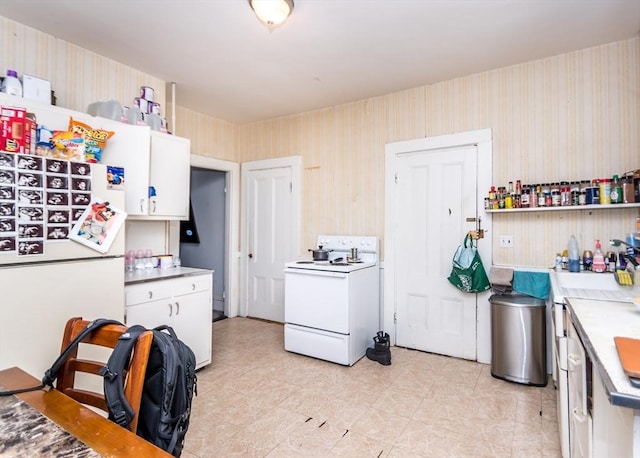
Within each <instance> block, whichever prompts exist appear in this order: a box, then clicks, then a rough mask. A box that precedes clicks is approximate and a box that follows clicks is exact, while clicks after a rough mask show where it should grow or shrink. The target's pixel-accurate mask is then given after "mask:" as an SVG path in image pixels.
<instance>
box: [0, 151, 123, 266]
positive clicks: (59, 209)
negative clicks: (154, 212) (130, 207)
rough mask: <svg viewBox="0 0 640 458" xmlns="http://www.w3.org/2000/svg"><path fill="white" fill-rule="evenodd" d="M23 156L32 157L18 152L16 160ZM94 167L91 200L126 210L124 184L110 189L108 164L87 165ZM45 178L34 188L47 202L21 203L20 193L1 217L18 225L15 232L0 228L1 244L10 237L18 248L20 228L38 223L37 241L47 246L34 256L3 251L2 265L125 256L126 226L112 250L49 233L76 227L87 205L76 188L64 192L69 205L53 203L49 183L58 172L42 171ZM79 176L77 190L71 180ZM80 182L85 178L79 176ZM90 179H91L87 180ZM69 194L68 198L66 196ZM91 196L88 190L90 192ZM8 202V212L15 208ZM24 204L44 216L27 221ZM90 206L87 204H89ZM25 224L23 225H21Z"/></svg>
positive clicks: (62, 193)
mask: <svg viewBox="0 0 640 458" xmlns="http://www.w3.org/2000/svg"><path fill="white" fill-rule="evenodd" d="M21 157H26V158H28V157H29V156H21V155H16V160H19V159H20V158H21ZM64 163H65V164H67V165H63V166H66V167H70V165H69V164H72V163H70V162H66V161H64ZM85 165H87V166H90V170H91V175H90V177H91V178H90V184H89V186H90V191H91V192H90V197H91V201H92V202H93V201H95V200H96V199H100V200H102V201H107V202H109V204H110V205H111V206H113V207H116V208H117V209H120V210H122V211H124V205H125V202H124V188H123V187H120V188H119V189H114V188H112V189H109V188H108V177H107V173H108V169H107V166H106V165H105V164H85ZM42 176H43V179H42V180H41V181H42V182H43V183H42V186H41V188H40V189H38V188H34V191H39V192H41V193H42V194H43V198H44V201H42V202H41V203H40V204H36V205H31V204H26V205H25V204H23V203H20V202H19V197H18V196H17V195H16V197H15V205H14V208H13V214H8V215H2V216H0V224H1V223H2V222H3V221H4V222H5V223H7V224H14V228H13V231H11V228H8V229H7V231H2V228H1V227H0V243H2V241H3V240H9V241H8V242H7V243H10V239H11V238H12V237H13V238H14V244H15V248H16V249H17V248H18V245H19V242H20V240H22V239H20V238H19V237H22V235H21V234H20V231H21V230H22V229H23V228H28V227H34V228H35V229H37V228H38V226H40V227H43V229H40V233H39V234H37V236H36V238H35V239H34V240H28V239H27V242H29V241H33V242H35V243H40V244H42V246H43V253H42V254H32V255H29V254H27V255H19V254H18V251H0V266H2V265H14V264H23V263H27V264H30V263H39V262H54V261H64V260H72V259H94V258H104V257H114V256H123V255H124V250H125V243H124V239H125V236H124V226H122V227H121V228H120V230H119V231H118V233H117V235H116V237H115V239H114V240H113V243H112V244H111V246H110V249H109V251H107V252H106V253H100V252H99V251H96V250H95V249H92V248H89V247H88V246H85V245H83V244H80V243H78V242H75V241H72V240H69V239H65V238H60V239H55V238H52V237H51V236H49V235H48V233H49V229H51V228H53V227H55V226H59V227H60V228H62V229H64V230H69V229H70V228H71V226H73V215H74V213H76V212H78V211H80V212H81V211H82V210H83V207H82V206H79V205H74V203H75V202H74V200H75V196H77V195H80V194H82V193H78V192H76V191H75V190H70V191H67V192H65V191H66V190H63V191H62V192H61V193H60V194H61V196H62V198H64V199H68V200H69V202H67V204H68V205H50V204H49V202H48V200H49V198H51V197H52V194H54V193H55V192H54V191H52V189H50V184H47V181H48V178H47V177H51V178H55V177H57V176H58V175H55V174H47V173H46V172H45V173H43V174H42ZM59 176H62V177H64V175H62V174H59ZM75 179H76V178H75V177H74V175H69V180H68V181H69V184H68V186H69V188H71V189H73V188H72V186H73V184H72V183H71V182H72V181H73V180H75ZM78 181H82V180H81V179H78ZM87 181H88V179H87ZM15 189H16V194H17V191H19V190H20V189H21V188H20V187H19V186H15ZM65 195H66V197H65ZM86 195H88V193H87V194H86ZM2 203H4V204H8V206H6V207H5V208H7V212H9V211H10V210H11V208H12V207H11V205H10V201H7V200H4V201H2ZM21 207H24V208H25V209H29V208H32V207H33V208H41V209H43V211H44V215H43V216H42V217H41V218H40V219H39V220H36V221H34V222H33V223H31V222H30V221H26V222H25V221H24V220H22V219H21V216H20V215H19V214H18V213H19V211H20V208H21ZM85 208H86V205H85ZM54 214H57V215H59V216H60V217H61V220H55V219H54V216H53V215H54ZM65 218H68V219H71V221H66V222H65ZM21 226H22V227H21Z"/></svg>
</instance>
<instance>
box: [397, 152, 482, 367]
mask: <svg viewBox="0 0 640 458" xmlns="http://www.w3.org/2000/svg"><path fill="white" fill-rule="evenodd" d="M427 145H428V144H427ZM393 165H394V166H395V172H394V177H393V180H394V182H393V184H391V185H390V186H393V192H392V196H393V197H392V203H391V205H390V207H391V208H390V212H388V213H387V217H388V218H391V221H387V227H389V225H392V230H391V231H390V237H391V240H390V241H389V242H390V244H391V245H390V247H389V248H388V251H387V252H386V253H390V255H391V263H390V264H391V271H389V270H387V272H386V275H391V277H392V278H388V279H386V281H387V283H386V286H385V289H386V288H389V287H390V288H391V290H392V291H391V292H390V294H391V297H392V298H393V303H394V304H395V310H394V319H395V337H396V345H399V346H403V347H408V348H415V349H418V350H423V351H429V352H433V353H439V354H444V355H449V356H455V357H460V358H465V359H471V360H476V359H477V358H476V340H477V335H476V329H477V328H476V323H477V307H476V305H477V304H476V302H477V295H476V294H469V293H462V292H460V291H459V290H457V289H456V288H455V287H453V286H452V285H451V283H449V281H448V280H447V277H448V275H449V273H450V271H451V261H452V257H453V254H454V252H455V249H456V247H457V246H458V244H459V243H460V242H461V241H462V238H463V237H464V235H465V234H466V233H467V232H468V231H472V230H475V229H476V223H475V218H476V217H478V216H479V214H478V208H477V207H478V202H479V199H478V195H477V194H478V184H477V181H478V180H477V177H478V147H477V145H474V144H468V145H458V146H453V147H451V146H447V145H446V144H444V145H442V146H439V145H437V144H436V145H435V146H433V147H428V146H427V147H424V145H420V144H419V143H415V144H414V145H413V147H409V148H408V149H407V150H406V152H404V153H398V154H395V155H394V161H393ZM479 243H481V244H482V243H490V241H489V240H488V239H485V240H480V241H479ZM385 259H388V258H387V257H385ZM488 262H490V260H487V261H485V263H488ZM387 297H389V296H387ZM386 305H387V302H386V301H385V306H386Z"/></svg>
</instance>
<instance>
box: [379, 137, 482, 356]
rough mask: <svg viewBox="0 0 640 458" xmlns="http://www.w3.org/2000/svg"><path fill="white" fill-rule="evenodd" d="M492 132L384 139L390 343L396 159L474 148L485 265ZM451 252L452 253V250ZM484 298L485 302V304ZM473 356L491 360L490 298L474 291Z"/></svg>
mask: <svg viewBox="0 0 640 458" xmlns="http://www.w3.org/2000/svg"><path fill="white" fill-rule="evenodd" d="M491 139H492V134H491V129H480V130H472V131H467V132H459V133H455V134H450V135H441V136H437V137H428V138H419V139H415V140H407V141H400V142H394V143H387V144H386V145H385V230H384V233H385V243H384V281H383V284H384V287H383V291H384V292H383V304H384V305H383V315H384V316H383V323H384V329H385V331H386V332H387V333H389V336H390V337H391V342H392V344H395V343H396V324H395V319H394V318H395V315H396V312H397V304H396V301H395V296H396V294H395V276H396V267H395V257H394V253H395V246H394V244H395V224H394V218H393V215H394V214H395V212H396V199H395V197H396V185H395V173H396V159H397V157H398V156H400V155H403V154H410V153H415V152H419V151H425V150H432V149H441V148H452V147H464V146H475V147H476V148H477V152H478V153H477V154H478V160H477V190H476V191H477V192H476V195H477V203H476V206H477V209H478V215H477V216H479V217H481V218H482V229H484V231H485V233H488V236H486V237H485V239H484V240H485V242H484V243H482V242H481V243H478V252H479V253H480V256H481V257H482V259H483V261H484V264H485V268H486V269H488V268H489V267H490V265H491V263H492V261H493V257H492V250H493V247H492V235H491V234H492V233H493V232H492V231H491V228H492V220H491V215H490V214H487V213H484V212H483V208H484V197H485V195H486V193H487V192H488V190H489V188H490V187H491V182H492V179H493V178H492V158H493V149H492V140H491ZM451 255H452V256H453V253H451ZM485 302H486V304H485ZM476 359H477V360H478V362H485V363H489V362H490V361H491V315H490V308H489V302H488V301H484V300H482V299H479V296H478V294H476Z"/></svg>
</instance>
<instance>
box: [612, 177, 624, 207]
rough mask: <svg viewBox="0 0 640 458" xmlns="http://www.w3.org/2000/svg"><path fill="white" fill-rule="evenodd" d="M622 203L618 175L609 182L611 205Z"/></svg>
mask: <svg viewBox="0 0 640 458" xmlns="http://www.w3.org/2000/svg"><path fill="white" fill-rule="evenodd" d="M622 202H623V196H622V182H621V181H620V178H619V177H618V175H614V176H613V181H612V182H611V203H612V204H621V203H622Z"/></svg>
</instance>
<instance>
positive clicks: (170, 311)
mask: <svg viewBox="0 0 640 458" xmlns="http://www.w3.org/2000/svg"><path fill="white" fill-rule="evenodd" d="M167 305H169V317H172V316H173V305H172V304H171V302H169V304H167Z"/></svg>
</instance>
